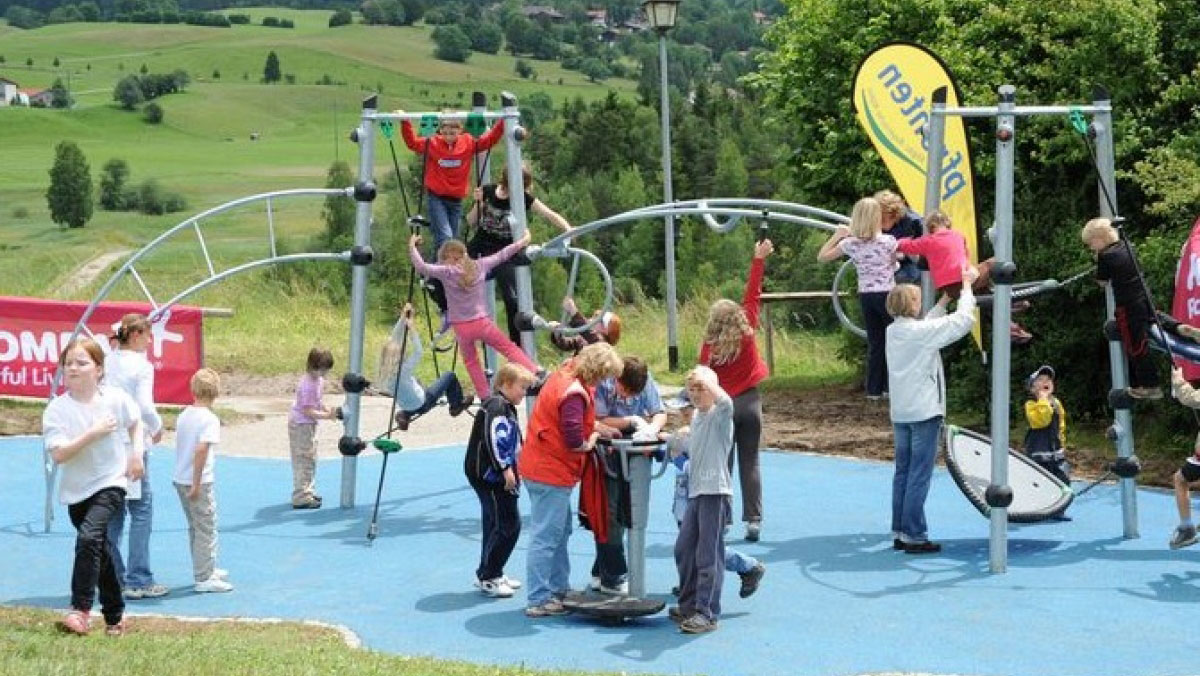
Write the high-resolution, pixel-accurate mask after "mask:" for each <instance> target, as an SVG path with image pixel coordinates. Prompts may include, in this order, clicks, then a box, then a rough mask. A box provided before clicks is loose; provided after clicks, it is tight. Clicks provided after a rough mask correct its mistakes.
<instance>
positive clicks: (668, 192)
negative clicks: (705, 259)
mask: <svg viewBox="0 0 1200 676" xmlns="http://www.w3.org/2000/svg"><path fill="white" fill-rule="evenodd" d="M658 73H659V91H660V92H661V97H660V102H661V105H662V115H661V118H662V165H663V203H664V204H670V203H671V202H672V200H674V199H675V197H674V195H673V194H672V192H673V189H672V186H671V95H670V93H669V91H668V85H667V34H666V31H660V32H659V34H658ZM664 221H665V226H664V228H665V229H664V231H663V235H664V236H663V242H664V244H663V246H664V248H665V249H666V256H667V260H666V269H667V368H668V369H669V370H671V371H677V370H679V317H678V312H677V308H676V298H675V217H674V216H672V215H670V214H668V215H667V216H666V218H665V219H664Z"/></svg>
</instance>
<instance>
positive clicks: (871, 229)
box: [850, 197, 883, 239]
mask: <svg viewBox="0 0 1200 676" xmlns="http://www.w3.org/2000/svg"><path fill="white" fill-rule="evenodd" d="M881 232H883V214H882V211H881V209H880V207H879V202H878V201H877V200H876V199H875V198H874V197H864V198H862V199H860V200H859V201H857V202H855V203H854V210H853V211H851V212H850V234H851V235H854V236H855V237H857V238H859V239H874V238H875V237H876V236H878V235H879V233H881Z"/></svg>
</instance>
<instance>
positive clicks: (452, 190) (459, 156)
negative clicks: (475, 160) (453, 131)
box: [400, 120, 504, 199]
mask: <svg viewBox="0 0 1200 676" xmlns="http://www.w3.org/2000/svg"><path fill="white" fill-rule="evenodd" d="M503 134H504V120H500V121H499V122H497V123H496V124H495V126H493V127H492V128H491V129H489V130H487V132H486V133H484V135H483V136H480V137H479V138H478V139H476V138H475V137H474V136H471V135H470V134H468V133H466V132H463V133H461V134H459V135H458V138H457V139H455V140H454V145H453V146H449V145H447V144H446V141H445V140H444V139H443V138H442V135H441V134H434V135H433V136H431V137H429V138H427V139H424V138H419V137H418V136H417V135H416V134H415V133H413V127H412V123H411V122H409V121H408V120H402V121H401V122H400V135H401V136H402V137H404V145H406V146H408V148H409V150H412V151H413V152H416V153H421V154H425V155H426V156H425V189H426V190H428V191H429V192H431V193H433V194H434V195H437V196H438V197H449V198H451V199H462V198H464V197H466V196H467V190H468V189H469V188H470V183H471V157H472V156H474V155H475V153H478V152H483V151H484V150H487V149H488V148H491V147H492V146H494V145H496V142H497V141H499V140H500V137H501V136H502V135H503ZM426 153H428V154H426Z"/></svg>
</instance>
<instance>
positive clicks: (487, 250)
mask: <svg viewBox="0 0 1200 676" xmlns="http://www.w3.org/2000/svg"><path fill="white" fill-rule="evenodd" d="M521 176H522V178H523V180H524V182H525V213H526V215H528V214H530V213H535V214H538V215H540V216H541V217H542V218H544V219H546V220H547V221H550V222H551V223H553V224H554V225H555V226H557V227H558V228H559V229H560V230H562V231H563V232H567V231H569V230H570V229H571V224H570V223H568V222H567V219H565V218H563V217H562V216H561V215H559V214H558V212H556V211H554V210H553V209H551V208H550V207H548V206H546V205H545V203H543V202H542V201H541V200H539V199H538V198H536V197H534V196H533V195H532V194H530V192H529V188H530V187H531V186H532V184H533V176H532V175H531V174H530V173H529V167H526V166H524V165H522V166H521ZM510 205H511V202H510V201H509V199H508V168H507V167H505V169H504V170H503V171H501V172H500V182H499V183H496V184H489V185H485V186H482V187H479V188H476V189H475V205H474V206H472V207H471V211H470V213H468V214H467V219H468V221H469V222H470V223H471V224H472V225H474V226H475V235H474V236H473V237H472V238H471V241H470V242H468V243H467V253H468V254H469V255H470V256H471V258H479V257H481V256H488V255H491V254H494V253H496V252H497V251H499V250H501V249H503V248H504V247H506V246H508V245H509V244H512V241H513V234H512V225H511V222H510V221H509V218H508V217H509V214H510V213H511V206H510ZM522 256H523V254H520V255H518V257H514V258H513V259H512V260H510V261H508V262H506V263H504V264H502V265H499V266H497V267H496V268H495V269H493V270H492V272H491V274H490V275H488V277H489V278H490V279H494V280H495V281H496V285H497V286H499V287H500V295H501V296H502V297H503V298H504V310H505V313H506V314H507V315H508V337H509V339H510V340H512V341H513V342H514V343H516V344H518V345H520V344H521V332H520V331H519V330H517V322H516V317H517V311H518V310H517V268H516V264H517V262H518V260H517V258H520V257H522Z"/></svg>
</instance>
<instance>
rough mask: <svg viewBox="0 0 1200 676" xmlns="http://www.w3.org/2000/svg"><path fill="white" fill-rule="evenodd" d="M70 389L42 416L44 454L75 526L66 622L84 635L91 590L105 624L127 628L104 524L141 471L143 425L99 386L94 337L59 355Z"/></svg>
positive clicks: (111, 629) (99, 356) (100, 359)
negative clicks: (55, 470)
mask: <svg viewBox="0 0 1200 676" xmlns="http://www.w3.org/2000/svg"><path fill="white" fill-rule="evenodd" d="M59 365H60V366H61V367H62V369H63V372H64V374H65V383H66V389H67V393H66V394H65V395H62V396H59V397H56V398H55V399H53V400H52V401H51V402H50V403H49V405H47V406H46V410H45V412H44V413H43V414H42V436H43V442H44V444H45V449H46V452H47V453H48V454H49V455H50V457H51V459H53V460H54V462H56V463H58V465H59V466H60V467H61V469H62V478H61V481H60V483H59V492H58V495H59V500H60V501H61V502H62V503H63V504H65V505H67V512H68V514H69V515H70V517H71V523H72V525H74V526H75V529H76V531H77V535H76V539H75V564H74V568H73V570H72V573H71V608H72V610H71V612H70V613H68V614H67V616H66V617H65V618H64V619H63V626H64V627H65V628H66V629H67V630H68V631H70V632H72V633H75V634H81V635H82V634H86V633H88V630H89V629H90V627H89V617H90V612H91V608H92V602H93V601H94V600H95V596H96V591H97V589H99V592H100V604H101V606H102V610H103V613H104V622H105V624H106V625H107V628H106V630H105V632H106V633H107V634H110V635H120V634H122V633H124V631H125V621H124V615H125V601H124V599H123V598H122V596H121V582H120V579H119V578H118V577H117V574H116V570H115V569H114V568H113V562H112V558H111V555H110V549H109V542H108V522H109V521H110V520H111V519H112V517H113V515H114V514H116V513H117V512H118V511H119V510H120V509H121V508H122V507H123V506H124V504H125V491H126V486H127V484H128V480H134V481H136V480H138V479H140V478H141V476H142V472H143V465H142V441H143V438H142V423H141V420H140V418H139V415H138V409H137V405H136V404H135V403H134V402H133V400H132V399H131V398H130V397H129V396H128V395H126V394H125V393H124V392H122V391H121V390H120V389H118V388H114V387H107V386H106V387H101V386H100V378H101V376H102V375H103V373H104V351H103V349H101V347H100V345H99V344H97V343H96V341H94V340H92V339H91V338H76V339H75V340H73V341H71V342H70V343H68V344H67V346H66V347H65V348H64V349H63V351H62V354H61V355H60V356H59Z"/></svg>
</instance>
